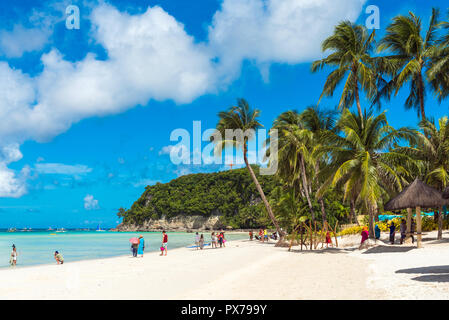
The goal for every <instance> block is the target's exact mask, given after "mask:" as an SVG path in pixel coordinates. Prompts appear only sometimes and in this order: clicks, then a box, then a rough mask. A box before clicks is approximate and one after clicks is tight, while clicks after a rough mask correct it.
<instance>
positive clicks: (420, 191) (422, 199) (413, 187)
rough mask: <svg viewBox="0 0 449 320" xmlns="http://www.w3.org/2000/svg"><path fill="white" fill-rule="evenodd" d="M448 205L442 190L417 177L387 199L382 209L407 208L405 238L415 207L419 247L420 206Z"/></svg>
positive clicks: (419, 246) (420, 238)
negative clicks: (391, 197)
mask: <svg viewBox="0 0 449 320" xmlns="http://www.w3.org/2000/svg"><path fill="white" fill-rule="evenodd" d="M447 205H449V200H448V199H444V198H443V194H442V192H440V191H438V190H437V189H435V188H432V187H430V186H428V185H427V184H425V183H424V182H422V181H421V180H419V179H415V181H413V182H412V183H411V184H410V185H408V186H407V187H406V188H404V190H402V191H401V192H400V193H399V194H398V195H397V196H396V197H394V198H393V199H391V200H390V201H388V202H387V203H386V204H385V206H384V210H387V211H392V210H401V209H407V238H409V235H410V225H411V219H412V208H416V228H417V230H416V231H417V236H418V241H417V245H418V248H421V246H422V245H421V240H422V236H421V208H440V212H441V211H442V209H441V208H442V207H443V206H447Z"/></svg>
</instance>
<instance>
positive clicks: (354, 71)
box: [352, 66, 363, 128]
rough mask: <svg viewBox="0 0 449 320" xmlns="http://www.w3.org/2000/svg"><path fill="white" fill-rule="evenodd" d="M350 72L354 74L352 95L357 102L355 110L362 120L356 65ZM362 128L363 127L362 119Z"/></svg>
mask: <svg viewBox="0 0 449 320" xmlns="http://www.w3.org/2000/svg"><path fill="white" fill-rule="evenodd" d="M352 72H353V74H354V96H355V102H356V104H357V112H358V113H359V116H360V119H362V120H363V112H362V106H361V105H360V97H359V79H358V77H357V67H355V66H354V67H353V68H352ZM361 123H362V128H363V121H362V122H361Z"/></svg>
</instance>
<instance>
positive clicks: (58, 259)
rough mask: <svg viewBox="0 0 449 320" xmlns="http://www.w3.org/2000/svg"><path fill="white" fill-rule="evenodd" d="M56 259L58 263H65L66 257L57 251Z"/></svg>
mask: <svg viewBox="0 0 449 320" xmlns="http://www.w3.org/2000/svg"><path fill="white" fill-rule="evenodd" d="M55 260H56V264H64V258H63V257H62V254H60V253H59V252H58V251H55Z"/></svg>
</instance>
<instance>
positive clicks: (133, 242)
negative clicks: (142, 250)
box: [129, 238, 139, 244]
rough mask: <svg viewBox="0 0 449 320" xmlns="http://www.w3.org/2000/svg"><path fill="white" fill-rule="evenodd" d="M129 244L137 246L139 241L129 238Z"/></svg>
mask: <svg viewBox="0 0 449 320" xmlns="http://www.w3.org/2000/svg"><path fill="white" fill-rule="evenodd" d="M129 242H131V243H132V244H139V239H137V238H131V239H129Z"/></svg>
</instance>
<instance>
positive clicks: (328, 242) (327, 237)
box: [326, 231, 333, 248]
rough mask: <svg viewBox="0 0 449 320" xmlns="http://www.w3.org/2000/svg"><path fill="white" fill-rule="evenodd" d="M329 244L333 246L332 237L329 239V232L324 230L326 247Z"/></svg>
mask: <svg viewBox="0 0 449 320" xmlns="http://www.w3.org/2000/svg"><path fill="white" fill-rule="evenodd" d="M329 244H330V245H331V247H333V245H332V239H331V234H330V232H329V231H328V232H326V248H329Z"/></svg>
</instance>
